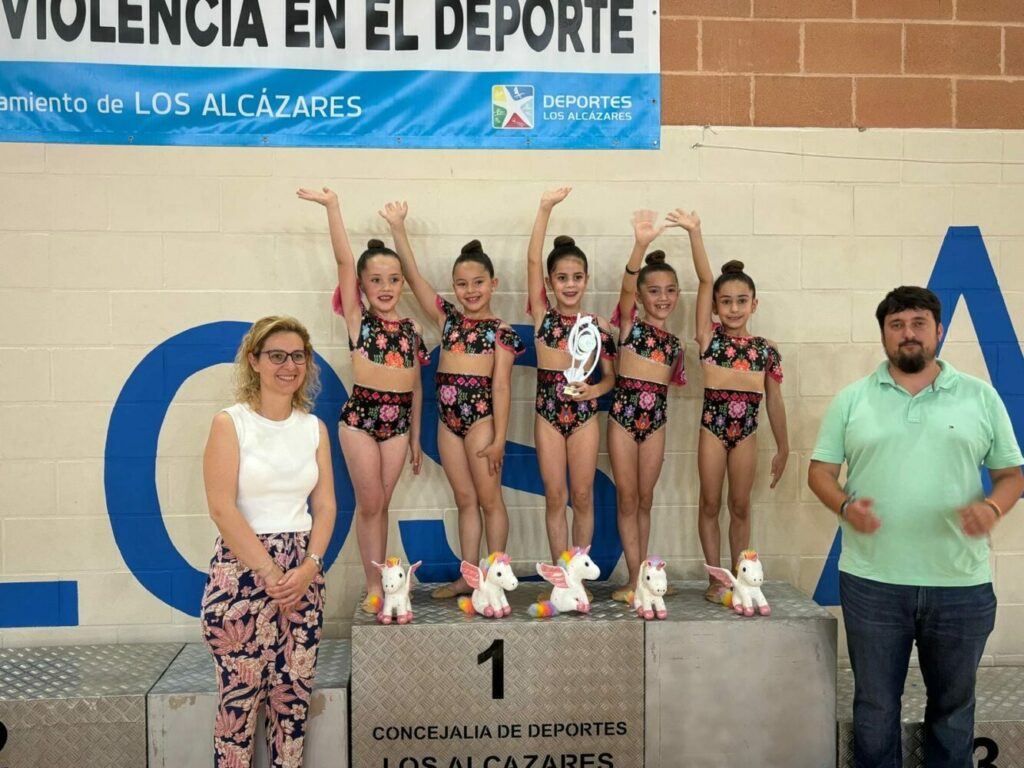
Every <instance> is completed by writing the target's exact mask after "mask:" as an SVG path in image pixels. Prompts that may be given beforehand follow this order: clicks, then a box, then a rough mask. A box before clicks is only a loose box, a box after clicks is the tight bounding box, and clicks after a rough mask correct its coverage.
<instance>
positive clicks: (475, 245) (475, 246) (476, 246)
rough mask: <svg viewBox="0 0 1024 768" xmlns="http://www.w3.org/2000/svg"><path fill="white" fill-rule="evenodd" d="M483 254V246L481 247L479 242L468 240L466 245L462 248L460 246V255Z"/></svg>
mask: <svg viewBox="0 0 1024 768" xmlns="http://www.w3.org/2000/svg"><path fill="white" fill-rule="evenodd" d="M483 252H484V247H483V245H481V243H480V241H479V240H470V241H469V242H468V243H466V244H465V245H464V246H462V250H461V251H460V253H462V254H467V253H483Z"/></svg>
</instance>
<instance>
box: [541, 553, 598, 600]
mask: <svg viewBox="0 0 1024 768" xmlns="http://www.w3.org/2000/svg"><path fill="white" fill-rule="evenodd" d="M537 573H539V574H540V575H541V577H542V578H543V579H544V580H545V581H547V582H548V583H549V584H551V586H552V587H554V589H552V590H551V599H550V600H542V601H541V602H539V603H534V604H533V605H531V606H530V609H529V612H530V615H531V616H533V617H534V618H546V617H548V616H557V615H558V614H559V613H565V612H566V611H579V612H580V613H590V601H589V600H588V599H587V591H586V590H585V589H584V588H583V582H584V581H585V580H591V579H596V578H598V577H599V576H600V575H601V569H600V568H598V567H597V565H595V564H594V561H593V560H591V559H590V547H587V548H586V549H580V548H579V547H573V548H572V549H571V550H566V551H565V552H563V553H562V556H561V557H560V558H558V565H548V564H547V563H537Z"/></svg>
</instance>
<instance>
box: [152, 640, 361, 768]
mask: <svg viewBox="0 0 1024 768" xmlns="http://www.w3.org/2000/svg"><path fill="white" fill-rule="evenodd" d="M350 651H351V649H350V643H349V641H348V640H323V641H321V643H320V651H319V653H318V655H317V665H316V681H315V684H314V687H313V697H312V699H311V701H310V707H309V719H308V721H307V724H306V739H305V754H304V760H303V765H304V766H307V768H346V767H347V766H348V742H349V739H348V685H349V676H350V674H351V652H350ZM147 699H148V704H149V768H183V766H203V765H209V764H210V763H211V762H212V760H213V757H212V756H213V721H214V717H215V716H216V714H217V676H216V671H215V668H214V664H213V658H212V657H211V656H210V651H209V650H208V649H207V648H206V646H205V645H202V644H201V643H191V644H189V645H186V646H185V647H184V648H183V649H182V650H181V653H180V654H178V656H177V658H175V659H174V661H173V663H171V665H170V666H169V667H168V668H167V671H166V672H165V673H164V674H163V676H162V677H161V678H160V680H159V682H157V683H156V685H154V686H153V688H152V690H151V691H150V692H149V696H148V697H147ZM255 741H256V759H255V763H254V764H255V765H266V764H267V757H266V751H267V748H266V739H265V737H264V726H263V718H260V721H259V725H258V727H257V731H256V737H255ZM136 765H141V763H137V764H136Z"/></svg>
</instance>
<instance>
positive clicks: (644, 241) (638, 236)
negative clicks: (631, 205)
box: [633, 210, 668, 248]
mask: <svg viewBox="0 0 1024 768" xmlns="http://www.w3.org/2000/svg"><path fill="white" fill-rule="evenodd" d="M657 218H658V215H657V214H656V213H655V212H654V211H647V210H643V211H634V212H633V238H634V239H635V240H636V242H637V244H638V245H642V246H643V247H644V248H646V247H647V246H649V245H650V244H651V243H653V242H654V240H655V238H657V237H658V235H660V234H661V233H662V232H663V231H664V230H665V227H666V226H668V225H667V224H663V225H662V226H660V227H656V226H655V225H654V222H655V220H656V219H657Z"/></svg>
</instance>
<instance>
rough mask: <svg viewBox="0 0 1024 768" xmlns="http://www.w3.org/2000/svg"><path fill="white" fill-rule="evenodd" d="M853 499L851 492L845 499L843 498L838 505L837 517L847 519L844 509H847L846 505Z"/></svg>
mask: <svg viewBox="0 0 1024 768" xmlns="http://www.w3.org/2000/svg"><path fill="white" fill-rule="evenodd" d="M853 501H854V498H853V494H852V493H851V494H850V495H849V496H847V497H846V498H845V499H843V503H842V504H840V505H839V517H840V518H842V519H843V520H848V519H849V518H848V517H847V516H846V510H847V507H849V506H850V505H851V504H852V503H853Z"/></svg>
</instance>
